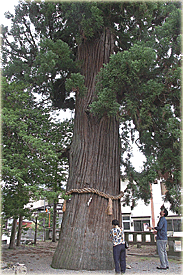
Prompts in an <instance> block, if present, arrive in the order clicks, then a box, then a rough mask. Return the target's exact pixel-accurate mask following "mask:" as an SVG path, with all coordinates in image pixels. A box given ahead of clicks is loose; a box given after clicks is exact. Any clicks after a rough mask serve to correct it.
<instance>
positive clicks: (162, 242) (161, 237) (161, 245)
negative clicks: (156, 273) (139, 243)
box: [148, 206, 169, 269]
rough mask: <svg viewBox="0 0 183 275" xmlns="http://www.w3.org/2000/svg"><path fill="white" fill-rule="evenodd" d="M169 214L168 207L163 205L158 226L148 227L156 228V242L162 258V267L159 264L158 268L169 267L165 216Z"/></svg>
mask: <svg viewBox="0 0 183 275" xmlns="http://www.w3.org/2000/svg"><path fill="white" fill-rule="evenodd" d="M167 216H168V211H167V209H166V208H165V207H164V206H162V207H161V211H160V219H159V222H158V224H157V226H156V227H148V229H152V230H154V229H155V230H156V231H157V237H156V244H157V249H158V255H159V258H160V264H161V265H160V267H159V266H158V267H157V269H169V263H168V256H167V251H166V247H167V240H168V238H167V221H166V219H165V217H167Z"/></svg>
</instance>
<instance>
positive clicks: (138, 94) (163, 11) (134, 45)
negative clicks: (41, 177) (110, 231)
mask: <svg viewBox="0 0 183 275" xmlns="http://www.w3.org/2000/svg"><path fill="white" fill-rule="evenodd" d="M6 16H7V17H8V18H10V19H11V21H12V27H11V29H10V30H8V28H7V27H4V28H3V29H2V34H3V44H2V49H3V75H4V76H5V77H6V78H7V80H9V81H16V82H18V83H19V82H20V83H21V82H24V81H26V83H28V86H29V88H30V89H31V91H32V92H37V93H40V94H42V95H45V96H47V100H51V101H52V104H53V107H54V108H56V109H57V108H63V109H66V108H70V109H74V108H75V99H76V96H75V95H78V94H79V96H81V97H82V96H83V95H85V94H86V93H87V88H86V87H85V86H84V81H85V79H84V77H83V75H82V74H81V72H82V70H83V66H84V65H83V64H84V63H83V62H84V61H83V62H82V61H81V60H79V59H78V49H79V47H80V45H81V44H83V45H84V43H86V42H88V41H95V39H97V38H98V37H100V35H101V33H102V32H103V30H104V29H110V30H111V31H112V34H113V37H114V54H113V55H111V58H110V62H109V63H108V64H105V65H104V66H103V68H102V69H101V71H100V73H99V74H98V76H97V81H96V93H95V97H94V98H92V100H91V102H90V105H89V106H88V112H91V113H92V114H94V115H95V116H97V117H99V118H100V117H103V116H116V117H117V118H118V119H119V121H120V123H121V129H122V152H123V153H124V152H125V151H126V152H128V151H129V148H128V146H127V143H126V142H125V140H126V138H127V137H128V136H129V133H131V134H132V135H131V138H132V141H134V133H135V132H136V131H137V132H138V133H139V137H138V140H136V144H138V146H139V149H140V150H141V152H143V153H144V155H145V156H146V159H147V161H146V163H145V164H144V169H143V171H142V172H141V173H137V172H136V171H135V170H134V168H133V167H132V165H131V164H130V162H129V161H128V159H127V160H126V161H124V160H123V161H122V165H124V166H125V167H126V170H125V172H126V176H127V177H128V178H129V179H130V183H129V186H128V187H129V189H131V190H132V192H133V195H134V198H137V197H142V198H143V199H144V200H145V202H147V201H148V200H149V198H150V191H149V189H148V188H149V187H148V185H147V183H152V182H154V180H155V179H156V178H162V179H164V181H165V184H166V188H167V193H166V200H168V201H170V203H171V208H172V210H173V211H175V212H177V213H178V212H179V206H180V186H181V180H180V173H181V162H180V157H181V156H180V152H181V150H180V116H181V115H180V66H181V59H180V47H181V36H180V28H181V20H180V16H181V4H180V2H119V3H118V2H108V3H107V2H106V3H103V2H89V3H87V2H78V3H74V2H72V3H70V2H69V3H66V2H58V3H51V2H29V1H25V2H20V3H19V5H18V6H17V7H16V8H15V16H14V15H11V14H9V13H7V15H6ZM73 92H75V95H73ZM131 123H133V124H134V128H133V129H132V128H131V127H130V126H129V125H130V124H131ZM129 157H130V154H129ZM133 180H135V181H136V182H137V186H135V185H134V184H133Z"/></svg>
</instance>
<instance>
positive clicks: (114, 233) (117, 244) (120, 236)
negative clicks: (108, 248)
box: [110, 220, 126, 274]
mask: <svg viewBox="0 0 183 275" xmlns="http://www.w3.org/2000/svg"><path fill="white" fill-rule="evenodd" d="M112 225H113V228H112V229H111V231H110V238H111V239H112V242H113V257H114V264H115V273H116V274H120V273H125V271H126V251H125V240H124V232H123V230H122V228H120V227H119V221H118V220H113V221H112Z"/></svg>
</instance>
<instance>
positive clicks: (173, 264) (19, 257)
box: [1, 242, 183, 275]
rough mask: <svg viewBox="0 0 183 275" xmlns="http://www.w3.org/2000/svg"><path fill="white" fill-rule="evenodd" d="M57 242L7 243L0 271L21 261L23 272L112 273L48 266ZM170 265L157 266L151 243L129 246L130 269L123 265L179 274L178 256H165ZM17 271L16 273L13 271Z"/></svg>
mask: <svg viewBox="0 0 183 275" xmlns="http://www.w3.org/2000/svg"><path fill="white" fill-rule="evenodd" d="M56 246H57V243H52V242H46V243H44V242H41V243H38V244H37V245H36V246H32V245H26V246H25V245H21V246H20V247H16V249H13V250H10V249H8V246H7V245H3V246H2V256H1V262H2V270H1V274H2V275H3V274H15V271H13V270H12V268H9V269H7V268H4V267H7V266H11V265H13V264H15V263H20V264H25V266H26V267H27V274H30V275H37V274H63V275H64V274H84V275H85V274H86V275H87V274H90V275H92V274H94V275H96V274H99V275H100V274H115V272H114V270H109V271H106V270H105V271H85V270H81V271H74V270H65V269H53V268H51V266H50V265H51V261H52V257H53V254H54V251H55V248H56ZM169 263H170V269H169V270H157V269H156V267H157V266H159V258H158V256H157V255H156V248H155V247H154V246H153V247H152V246H151V247H149V246H146V247H142V248H137V247H136V246H135V245H134V246H131V247H130V248H129V249H128V251H127V264H128V265H130V266H131V269H126V274H149V275H150V274H153V275H154V274H182V271H183V270H182V259H178V258H172V257H169ZM17 274H19V273H17Z"/></svg>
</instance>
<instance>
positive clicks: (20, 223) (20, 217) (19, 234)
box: [17, 215, 23, 246]
mask: <svg viewBox="0 0 183 275" xmlns="http://www.w3.org/2000/svg"><path fill="white" fill-rule="evenodd" d="M22 220H23V216H22V215H20V216H19V223H18V234H17V246H20V241H21V236H22Z"/></svg>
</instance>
